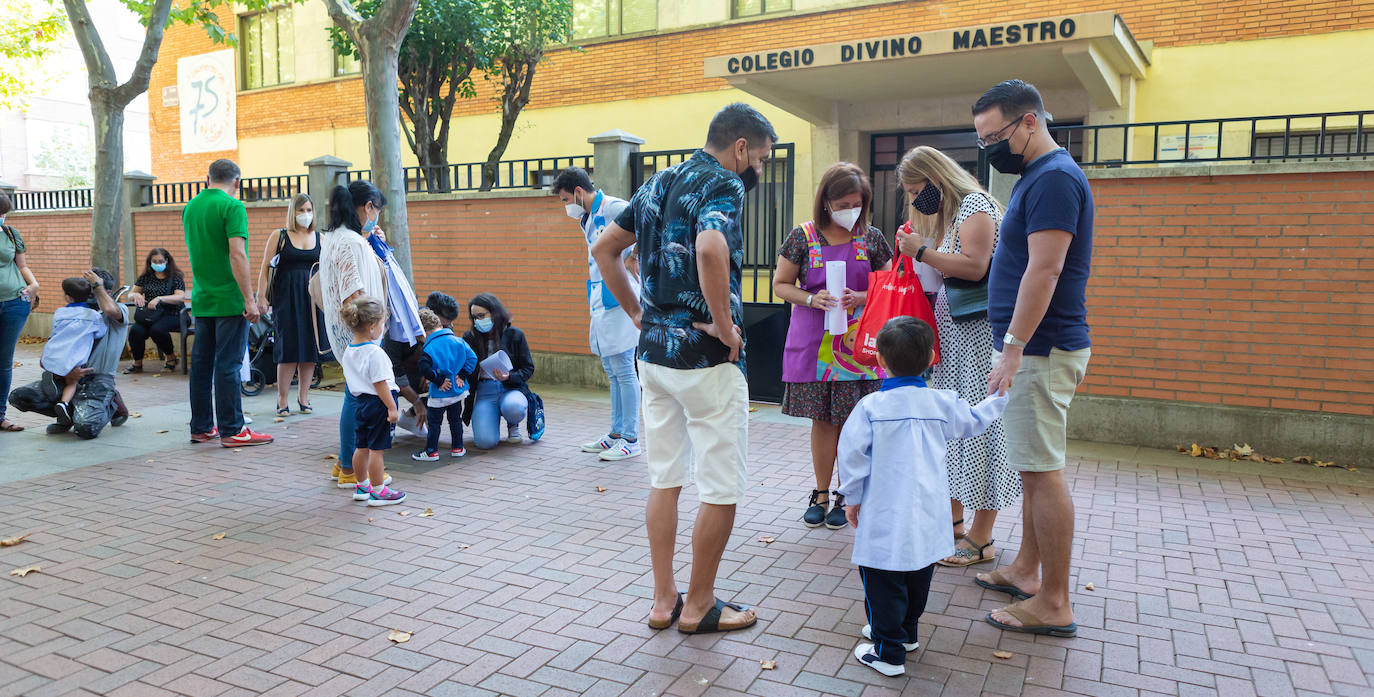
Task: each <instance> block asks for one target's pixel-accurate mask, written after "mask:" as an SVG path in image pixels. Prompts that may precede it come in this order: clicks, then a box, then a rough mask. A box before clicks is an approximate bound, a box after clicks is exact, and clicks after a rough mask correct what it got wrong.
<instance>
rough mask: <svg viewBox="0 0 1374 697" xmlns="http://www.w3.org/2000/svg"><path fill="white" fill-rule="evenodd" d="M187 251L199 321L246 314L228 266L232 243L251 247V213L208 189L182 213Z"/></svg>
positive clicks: (213, 190) (237, 203) (192, 302)
mask: <svg viewBox="0 0 1374 697" xmlns="http://www.w3.org/2000/svg"><path fill="white" fill-rule="evenodd" d="M181 226H182V228H183V229H184V230H185V231H186V251H187V252H189V253H190V255H191V273H192V275H193V276H194V278H193V280H192V282H193V285H192V286H191V310H192V311H193V312H195V314H196V316H197V317H234V316H236V315H241V314H243V293H242V292H241V291H240V290H239V284H238V283H237V282H236V281H234V271H233V269H232V268H230V266H229V244H230V242H229V240H230V238H233V237H242V238H243V241H242V242H239V241H237V240H235V241H234V242H233V244H243V245H246V244H248V211H247V210H246V209H244V207H243V202H242V201H239V200H237V199H235V198H234V197H232V196H230V195H229V194H226V193H224V191H223V190H221V189H209V188H207V189H205V190H203V191H201V192H200V193H199V194H196V197H195V198H193V199H191V202H190V203H188V204H186V208H185V209H184V210H182V212H181Z"/></svg>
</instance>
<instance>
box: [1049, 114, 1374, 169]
mask: <svg viewBox="0 0 1374 697" xmlns="http://www.w3.org/2000/svg"><path fill="white" fill-rule="evenodd" d="M1050 131H1051V132H1052V133H1054V135H1055V139H1056V140H1058V141H1059V142H1060V143H1061V144H1063V145H1064V146H1065V147H1067V148H1068V149H1069V151H1070V152H1072V153H1073V154H1074V156H1075V157H1076V158H1077V159H1078V160H1079V162H1080V163H1081V164H1082V165H1083V166H1084V167H1115V166H1122V165H1159V164H1176V163H1179V162H1184V161H1187V162H1252V163H1259V162H1313V161H1323V160H1324V161H1333V160H1367V159H1370V158H1372V157H1374V110H1365V111H1341V112H1328V113H1316V114H1288V115H1281V116H1244V117H1233V118H1224V119H1195V120H1190V121H1153V122H1147V123H1128V124H1102V125H1092V126H1085V125H1071V126H1051V127H1050Z"/></svg>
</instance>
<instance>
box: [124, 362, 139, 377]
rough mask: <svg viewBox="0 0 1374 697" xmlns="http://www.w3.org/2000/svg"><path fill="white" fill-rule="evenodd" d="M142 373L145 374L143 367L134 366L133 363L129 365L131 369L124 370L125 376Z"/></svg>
mask: <svg viewBox="0 0 1374 697" xmlns="http://www.w3.org/2000/svg"><path fill="white" fill-rule="evenodd" d="M141 372H143V366H141V365H134V364H133V363H130V364H129V367H128V368H125V369H124V374H125V375H133V374H134V373H141Z"/></svg>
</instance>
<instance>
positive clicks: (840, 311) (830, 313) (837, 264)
mask: <svg viewBox="0 0 1374 697" xmlns="http://www.w3.org/2000/svg"><path fill="white" fill-rule="evenodd" d="M847 266H848V264H847V262H843V261H827V262H825V289H826V290H827V291H829V292H830V295H831V296H832V297H834V298H835V301H836V302H835V309H833V310H826V311H825V330H826V331H828V332H830V335H831V336H843V335H844V333H845V332H847V331H849V312H848V311H846V310H845V309H844V308H842V307H840V304H839V300H840V296H841V295H843V294H844V287H845V270H846V267H847Z"/></svg>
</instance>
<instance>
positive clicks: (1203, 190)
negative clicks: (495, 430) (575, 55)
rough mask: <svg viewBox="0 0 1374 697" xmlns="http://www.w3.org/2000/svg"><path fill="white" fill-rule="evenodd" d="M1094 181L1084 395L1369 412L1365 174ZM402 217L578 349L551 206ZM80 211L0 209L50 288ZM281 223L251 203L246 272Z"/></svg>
mask: <svg viewBox="0 0 1374 697" xmlns="http://www.w3.org/2000/svg"><path fill="white" fill-rule="evenodd" d="M1092 185H1093V192H1094V196H1095V197H1096V202H1097V226H1096V231H1095V235H1096V240H1095V254H1094V267H1093V278H1092V281H1091V282H1090V284H1089V286H1088V303H1089V313H1090V317H1089V320H1090V322H1091V323H1092V332H1093V343H1094V346H1093V362H1092V366H1091V368H1090V369H1089V372H1088V378H1087V382H1086V384H1085V386H1084V392H1085V393H1087V394H1093V395H1100V396H1121V397H1134V398H1147V399H1163V400H1175V401H1179V402H1190V403H1199V404H1226V405H1233V406H1245V407H1272V408H1281V409H1297V410H1301V411H1308V412H1325V413H1342V414H1355V415H1364V416H1371V415H1374V368H1371V366H1374V234H1371V233H1374V172H1321V173H1304V174H1264V175H1227V176H1213V177H1150V178H1111V179H1105V178H1098V179H1093V181H1092ZM409 212H410V221H411V226H412V229H411V244H412V251H413V254H414V270H415V277H416V292H417V293H419V294H420V295H421V296H424V295H426V294H428V292H429V291H431V290H436V289H438V290H443V291H445V292H447V293H449V294H451V295H453V296H455V297H457V298H458V299H459V302H466V301H467V300H468V299H469V298H471V297H472V296H473V295H475V294H476V293H478V292H482V291H487V292H491V293H495V294H496V295H497V296H498V297H500V298H501V299H502V301H503V302H505V303H506V305H507V306H508V307H509V309H510V310H511V312H512V314H513V315H514V316H515V321H516V324H517V325H518V326H519V327H521V328H522V329H524V330H525V331H526V333H527V334H528V335H529V339H530V345H531V347H532V348H533V349H534V350H536V351H552V352H562V353H573V354H579V355H586V354H587V353H588V349H587V342H586V331H587V311H586V308H585V305H584V304H583V292H584V288H585V283H586V260H587V256H586V246H585V244H584V243H583V242H582V239H581V238H580V237H579V235H578V234H577V230H576V229H575V228H574V227H573V225H572V223H571V221H569V220H568V219H567V217H565V216H564V215H563V209H562V207H561V206H559V205H557V204H556V202H554V200H553V199H552V198H551V197H548V196H532V195H516V196H493V197H490V198H482V199H469V200H433V199H431V200H424V201H413V202H411V204H410V211H409ZM88 215H89V214H79V215H78V214H68V215H52V214H23V213H19V214H14V215H13V216H12V218H11V220H10V222H12V223H13V224H14V225H15V226H17V227H19V229H20V230H21V231H22V232H23V233H24V236H25V239H26V240H27V241H28V243H29V246H30V260H31V261H30V263H31V264H33V266H34V267H35V269H36V271H37V272H38V274H39V280H40V282H41V283H42V284H43V285H44V286H45V287H46V288H48V289H49V293H51V289H53V288H56V287H57V283H59V282H60V281H61V278H63V277H64V276H66V275H69V274H70V273H71V271H73V270H75V268H79V265H80V263H82V262H80V261H76V260H73V261H72V262H71V266H72V267H73V268H71V269H69V268H67V266H68V265H67V263H66V262H64V261H62V259H63V255H64V254H66V255H67V256H68V257H71V256H76V255H74V254H72V250H82V254H83V255H84V250H85V249H86V245H87V239H88V237H89V232H88V230H89V228H88V227H87V226H88V224H89V223H88V222H87V221H88V218H87V217H86V216H88ZM283 215H284V212H283V209H282V208H281V207H255V208H250V209H249V225H250V228H251V230H252V235H253V237H252V238H251V242H252V248H253V249H252V258H253V265H254V266H253V268H254V270H255V271H256V269H257V264H258V263H259V262H260V260H261V254H262V245H263V244H264V242H265V238H264V236H263V233H265V232H266V231H268V230H270V229H272V228H275V227H279V226H280V225H281V222H280V219H281V218H282V217H283ZM179 221H180V211H179V210H177V209H175V208H169V209H165V210H151V211H140V212H139V213H137V214H135V224H136V226H137V228H138V230H137V239H138V244H139V249H140V254H142V253H144V252H146V250H147V249H148V248H149V247H151V246H153V245H155V244H156V245H160V246H165V247H167V248H168V250H169V251H171V252H172V254H174V255H176V256H177V258H178V259H179V260H184V259H185V245H184V243H183V242H182V236H181V228H180V224H179ZM186 266H189V265H188V264H185V263H183V267H186ZM48 297H49V298H51V297H52V296H51V295H50V294H49V295H48ZM55 302H56V301H55V300H50V301H47V302H45V308H47V309H49V310H50V309H51V308H52V307H53V303H55ZM465 324H466V323H465V322H460V325H463V326H465Z"/></svg>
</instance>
